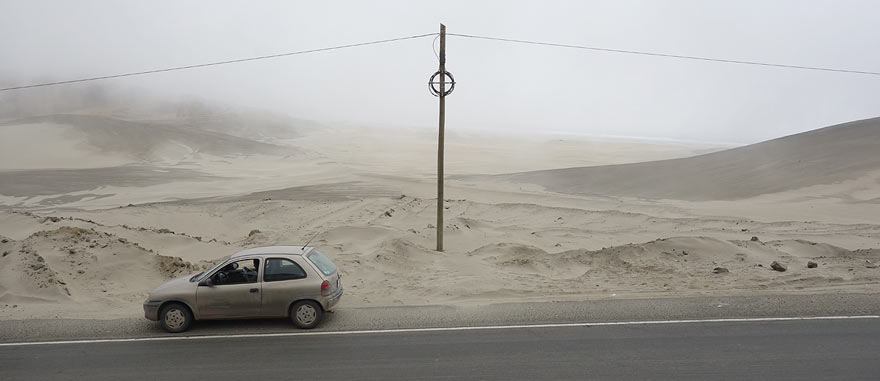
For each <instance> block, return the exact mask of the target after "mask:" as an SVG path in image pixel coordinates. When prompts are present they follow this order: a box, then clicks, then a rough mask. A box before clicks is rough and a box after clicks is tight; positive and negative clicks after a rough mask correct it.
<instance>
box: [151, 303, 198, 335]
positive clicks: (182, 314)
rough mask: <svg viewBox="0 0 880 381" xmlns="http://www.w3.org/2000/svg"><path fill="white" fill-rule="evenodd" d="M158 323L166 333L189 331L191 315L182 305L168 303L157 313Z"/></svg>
mask: <svg viewBox="0 0 880 381" xmlns="http://www.w3.org/2000/svg"><path fill="white" fill-rule="evenodd" d="M159 321H160V322H161V323H162V328H165V330H166V331H168V332H171V333H180V332H183V331H186V330H188V329H189V326H190V324H192V321H193V315H192V312H190V310H189V308H187V307H186V306H185V305H183V304H182V303H169V304H167V305H166V306H165V307H162V311H161V312H159Z"/></svg>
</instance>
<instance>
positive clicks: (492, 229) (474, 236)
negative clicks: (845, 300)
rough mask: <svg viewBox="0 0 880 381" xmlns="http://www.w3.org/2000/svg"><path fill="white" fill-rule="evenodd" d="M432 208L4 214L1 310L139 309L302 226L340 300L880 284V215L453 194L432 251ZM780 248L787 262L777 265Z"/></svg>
mask: <svg viewBox="0 0 880 381" xmlns="http://www.w3.org/2000/svg"><path fill="white" fill-rule="evenodd" d="M433 206H434V203H433V201H432V200H429V199H421V198H414V197H409V196H406V197H394V198H386V197H372V198H366V199H333V200H324V201H320V200H316V199H309V198H306V199H303V200H268V199H263V200H254V199H247V198H245V199H243V200H241V201H213V202H195V203H187V202H178V203H159V204H152V205H142V206H131V207H125V208H115V209H108V210H96V211H76V210H69V211H63V212H62V211H59V212H56V213H52V214H49V215H46V214H33V213H23V212H0V221H2V222H0V231H3V232H4V233H3V235H4V236H6V237H5V238H4V240H6V242H3V243H2V244H0V250H2V251H3V252H6V253H7V254H6V256H4V257H2V258H0V268H2V271H3V273H2V277H0V307H3V306H4V305H6V306H7V307H3V308H0V317H7V318H23V317H45V316H56V315H62V316H67V317H89V318H101V317H107V316H136V315H138V314H139V313H140V310H139V307H140V305H139V303H140V302H141V301H142V299H143V297H144V295H145V293H146V292H147V291H149V289H150V288H151V287H153V286H154V285H156V284H158V283H160V282H161V281H163V280H165V279H169V278H171V277H174V276H177V275H180V274H183V273H187V272H196V271H198V270H199V269H201V268H204V267H205V266H208V265H209V264H210V263H213V262H214V261H216V260H218V259H220V258H222V257H223V256H226V255H229V254H231V253H233V252H235V251H238V250H241V249H242V248H246V247H254V246H263V245H274V244H295V243H303V242H305V241H306V240H308V239H310V238H312V237H314V241H312V244H313V245H315V246H317V247H319V248H321V250H322V251H324V252H325V253H327V254H328V255H329V256H330V257H332V258H333V260H334V261H335V262H336V263H337V264H338V265H339V266H340V268H341V269H342V271H343V272H344V273H345V284H346V287H347V288H346V298H345V300H344V302H343V306H387V305H413V304H445V303H491V302H503V301H513V300H523V299H530V298H536V299H542V300H548V299H549V300H563V299H572V298H574V299H577V298H609V297H634V296H650V295H696V294H724V295H732V294H753V293H760V292H775V293H778V292H835V291H841V290H848V291H863V292H880V283H878V282H877V279H880V278H878V277H880V268H878V266H877V264H878V263H880V250H877V249H872V248H876V247H880V225H847V224H831V223H817V222H792V221H781V222H759V221H751V220H743V219H737V218H724V217H718V218H707V217H703V218H693V217H661V216H656V215H651V214H640V213H631V212H620V211H615V210H593V209H588V208H587V209H583V208H577V207H569V208H559V207H547V206H542V205H536V204H527V203H526V204H510V203H481V202H474V201H467V200H454V201H450V202H448V207H449V208H448V210H447V220H446V227H445V228H446V237H447V238H446V247H447V250H446V251H445V252H442V253H441V252H436V251H434V250H433V245H434V235H433V234H434V229H433V227H432V223H433V222H434V213H433ZM657 237H661V238H657ZM752 237H757V238H752ZM40 258H42V260H41V259H40ZM774 261H778V262H779V263H782V264H783V265H785V266H786V267H787V271H785V272H778V271H774V270H772V269H771V268H770V265H771V263H772V262H774ZM809 261H814V262H816V263H817V265H818V267H817V268H808V267H807V263H808V262H809ZM43 264H44V265H43ZM717 267H723V268H725V269H727V271H726V272H720V273H714V272H713V270H715V268H717ZM80 271H82V272H80ZM68 292H69V293H70V295H67V293H68ZM11 305H17V307H16V308H11V307H9V306H11ZM95 305H101V306H103V307H102V310H101V312H100V313H98V312H96V311H94V310H93V308H95V307H94V306H95Z"/></svg>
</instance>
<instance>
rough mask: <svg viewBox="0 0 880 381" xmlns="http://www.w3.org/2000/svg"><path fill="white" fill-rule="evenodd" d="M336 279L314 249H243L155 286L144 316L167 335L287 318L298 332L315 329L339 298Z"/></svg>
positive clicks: (329, 264)
mask: <svg viewBox="0 0 880 381" xmlns="http://www.w3.org/2000/svg"><path fill="white" fill-rule="evenodd" d="M340 278H341V275H340V274H339V271H338V270H337V268H336V265H335V264H333V262H332V261H330V259H329V258H327V257H326V256H324V255H323V254H321V252H319V251H318V250H315V248H313V247H305V246H303V247H300V246H269V247H258V248H253V249H247V250H244V251H240V252H238V253H235V254H233V255H232V256H230V257H229V258H227V259H225V260H223V261H221V262H220V263H218V264H217V265H216V266H214V267H212V268H211V269H210V270H208V271H204V272H201V273H198V274H195V275H191V276H186V277H182V278H178V279H174V280H170V281H168V282H165V283H163V284H162V285H160V286H159V287H156V289H154V290H153V291H151V292H150V295H149V296H148V297H147V300H146V301H145V302H144V316H145V317H146V318H147V319H150V320H153V321H159V322H161V324H162V326H163V327H164V328H165V329H166V330H167V331H168V332H172V333H177V332H183V331H186V330H187V329H188V328H189V327H190V325H191V324H192V322H193V321H194V320H207V319H246V318H283V317H289V318H290V319H291V320H292V321H293V324H295V325H296V326H297V327H300V328H306V329H308V328H314V327H315V326H317V325H318V323H320V322H321V318H322V317H323V316H324V312H327V311H330V310H331V309H332V308H333V306H334V305H336V303H337V302H339V298H340V297H342V285H341V284H340V283H339V279H340Z"/></svg>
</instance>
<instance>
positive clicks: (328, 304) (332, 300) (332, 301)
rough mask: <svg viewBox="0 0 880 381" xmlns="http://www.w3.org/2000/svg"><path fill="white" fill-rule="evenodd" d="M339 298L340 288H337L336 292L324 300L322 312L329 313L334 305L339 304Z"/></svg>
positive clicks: (340, 294)
mask: <svg viewBox="0 0 880 381" xmlns="http://www.w3.org/2000/svg"><path fill="white" fill-rule="evenodd" d="M340 298H342V286H339V288H337V289H336V292H334V293H333V294H332V295H330V296H328V297H326V298H324V305H323V306H322V307H324V311H330V310H331V309H333V306H335V305H336V303H339V299H340Z"/></svg>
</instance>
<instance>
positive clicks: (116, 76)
mask: <svg viewBox="0 0 880 381" xmlns="http://www.w3.org/2000/svg"><path fill="white" fill-rule="evenodd" d="M436 34H437V33H426V34H419V35H415V36H407V37H398V38H390V39H387V40H378V41H370V42H360V43H357V44H348V45H339V46H332V47H328V48H320V49H309V50H300V51H296V52H288V53H280V54H271V55H267V56H258V57H250V58H240V59H234V60H228V61H218V62H210V63H203V64H196V65H187V66H175V67H168V68H164V69H154V70H146V71H139V72H133V73H124V74H114V75H105V76H101V77H91V78H80V79H71V80H67V81H58V82H47V83H39V84H35V85H27V86H16V87H7V88H2V89H0V91H9V90H20V89H30V88H34V87H43V86H53V85H63V84H68V83H77V82H88V81H98V80H102V79H111V78H121V77H131V76H135V75H144V74H154V73H163V72H166V71H175V70H187V69H195V68H201V67H207V66H217V65H226V64H233V63H239V62H247V61H257V60H266V59H271V58H279V57H287V56H295V55H300V54H308V53H317V52H326V51H329V50H337V49H345V48H354V47H358V46H367V45H376V44H384V43H388V42H395V41H403V40H411V39H416V38H422V37H428V36H433V35H436Z"/></svg>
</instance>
